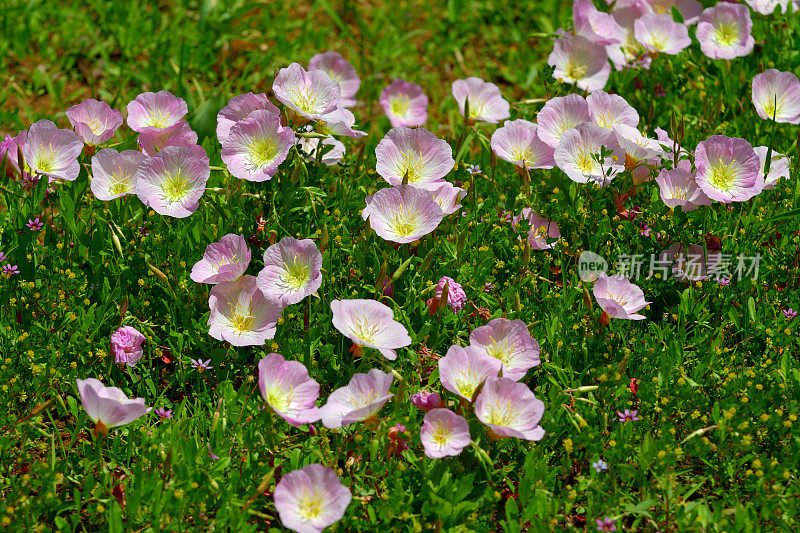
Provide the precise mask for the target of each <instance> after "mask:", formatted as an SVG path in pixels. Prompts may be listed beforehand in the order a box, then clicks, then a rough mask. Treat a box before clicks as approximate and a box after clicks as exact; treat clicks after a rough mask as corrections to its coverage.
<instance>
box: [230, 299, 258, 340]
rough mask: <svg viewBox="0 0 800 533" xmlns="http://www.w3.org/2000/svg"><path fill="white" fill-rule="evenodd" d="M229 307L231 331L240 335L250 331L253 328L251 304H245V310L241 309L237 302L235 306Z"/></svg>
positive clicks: (253, 318) (253, 317) (253, 316)
mask: <svg viewBox="0 0 800 533" xmlns="http://www.w3.org/2000/svg"><path fill="white" fill-rule="evenodd" d="M229 305H230V306H231V310H232V313H231V319H230V320H231V329H233V331H235V332H236V333H238V334H240V335H241V334H242V333H244V332H246V331H250V330H251V329H252V328H253V323H254V322H255V319H256V317H255V315H254V314H253V305H252V304H251V303H248V304H247V308H246V309H241V308H240V304H239V302H237V303H236V305H233V304H229Z"/></svg>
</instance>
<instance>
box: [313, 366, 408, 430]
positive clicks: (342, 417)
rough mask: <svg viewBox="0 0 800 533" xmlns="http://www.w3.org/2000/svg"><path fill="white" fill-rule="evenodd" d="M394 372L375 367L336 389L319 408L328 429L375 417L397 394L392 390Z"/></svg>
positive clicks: (323, 422) (354, 376)
mask: <svg viewBox="0 0 800 533" xmlns="http://www.w3.org/2000/svg"><path fill="white" fill-rule="evenodd" d="M392 381H394V377H393V376H392V374H389V373H386V372H381V371H380V370H377V369H372V370H370V371H369V372H368V373H366V374H355V375H353V377H352V378H350V382H349V383H348V384H347V386H345V387H341V388H338V389H336V390H335V391H333V392H332V393H331V394H330V396H328V400H327V402H326V403H325V405H323V406H322V407H321V408H320V415H321V417H322V424H323V425H324V426H325V427H326V428H328V429H336V428H340V427H342V426H346V425H349V424H352V423H354V422H361V421H363V420H367V419H368V418H372V417H373V416H375V414H376V413H377V412H378V411H380V410H381V408H382V407H383V406H384V405H385V404H386V402H388V401H389V399H390V398H391V397H392V396H394V394H392V393H390V392H389V387H391V385H392Z"/></svg>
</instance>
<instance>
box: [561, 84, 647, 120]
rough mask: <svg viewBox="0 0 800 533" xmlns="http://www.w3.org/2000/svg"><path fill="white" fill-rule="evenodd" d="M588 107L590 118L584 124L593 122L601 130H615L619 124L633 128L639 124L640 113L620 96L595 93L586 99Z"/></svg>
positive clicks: (599, 91) (603, 92)
mask: <svg viewBox="0 0 800 533" xmlns="http://www.w3.org/2000/svg"><path fill="white" fill-rule="evenodd" d="M576 103H577V102H576ZM586 105H587V108H588V110H589V117H590V118H589V119H588V120H586V121H584V122H588V121H589V120H591V121H594V123H595V124H597V125H598V126H600V127H601V128H608V129H613V128H614V127H615V126H617V125H618V124H625V125H627V126H630V127H632V128H635V127H636V126H637V125H638V124H639V113H637V112H636V109H634V108H633V106H632V105H630V104H629V103H628V101H627V100H625V98H623V97H622V96H620V95H618V94H609V93H607V92H605V91H603V90H597V91H593V92H592V93H591V94H590V95H589V96H587V97H586ZM572 122H574V120H573V121H572ZM575 125H576V126H577V124H575Z"/></svg>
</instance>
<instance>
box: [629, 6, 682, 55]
mask: <svg viewBox="0 0 800 533" xmlns="http://www.w3.org/2000/svg"><path fill="white" fill-rule="evenodd" d="M633 28H634V36H635V37H636V40H637V41H639V42H640V43H641V44H642V46H644V47H645V48H646V49H648V50H650V51H651V52H660V53H662V54H669V55H676V54H679V53H680V52H681V51H682V50H683V49H684V48H686V47H688V46H691V44H692V39H691V38H690V37H689V30H688V28H687V27H686V26H684V25H683V24H681V23H680V22H675V21H674V20H672V15H671V14H666V13H665V14H663V15H658V14H655V13H647V14H645V15H643V16H642V17H640V18H638V19H636V22H634V25H633Z"/></svg>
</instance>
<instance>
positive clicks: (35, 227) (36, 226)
mask: <svg viewBox="0 0 800 533" xmlns="http://www.w3.org/2000/svg"><path fill="white" fill-rule="evenodd" d="M25 225H26V226H28V229H29V230H31V231H39V230H40V229H42V226H43V225H44V224H42V223H41V222H40V221H39V217H36V219H30V218H29V219H28V223H27V224H25Z"/></svg>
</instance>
